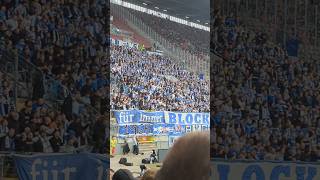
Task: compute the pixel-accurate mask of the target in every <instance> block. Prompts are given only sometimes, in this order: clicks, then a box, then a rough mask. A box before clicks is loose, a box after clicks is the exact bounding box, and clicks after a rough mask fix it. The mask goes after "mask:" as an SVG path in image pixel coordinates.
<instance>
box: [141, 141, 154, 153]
mask: <svg viewBox="0 0 320 180" xmlns="http://www.w3.org/2000/svg"><path fill="white" fill-rule="evenodd" d="M156 149H157V146H156V144H155V143H145V144H139V153H145V154H148V153H149V154H151V153H152V150H156Z"/></svg>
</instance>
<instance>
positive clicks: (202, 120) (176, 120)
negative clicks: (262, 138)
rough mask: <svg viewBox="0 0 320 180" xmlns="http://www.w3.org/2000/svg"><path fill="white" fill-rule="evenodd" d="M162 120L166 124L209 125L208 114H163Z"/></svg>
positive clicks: (167, 112)
mask: <svg viewBox="0 0 320 180" xmlns="http://www.w3.org/2000/svg"><path fill="white" fill-rule="evenodd" d="M164 119H165V122H166V123H167V124H180V125H194V124H206V125H210V114H209V113H178V112H169V111H166V112H164Z"/></svg>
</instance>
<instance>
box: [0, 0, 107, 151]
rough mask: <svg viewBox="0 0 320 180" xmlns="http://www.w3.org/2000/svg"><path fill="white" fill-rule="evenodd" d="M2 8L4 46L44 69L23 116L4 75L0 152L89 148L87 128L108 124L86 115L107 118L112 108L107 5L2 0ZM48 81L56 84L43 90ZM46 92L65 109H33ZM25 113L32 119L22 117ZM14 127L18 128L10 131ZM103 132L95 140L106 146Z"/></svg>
mask: <svg viewBox="0 0 320 180" xmlns="http://www.w3.org/2000/svg"><path fill="white" fill-rule="evenodd" d="M0 6H1V7H0V34H1V37H2V39H1V40H2V41H4V44H5V45H6V46H5V48H6V49H7V50H12V49H16V50H17V52H18V55H19V61H26V62H28V63H31V64H34V65H36V66H37V67H38V68H39V69H40V70H41V71H42V73H41V74H39V76H43V77H42V78H38V79H40V80H39V81H36V83H35V84H33V89H34V91H33V92H34V95H33V101H27V103H26V107H25V109H24V110H23V111H22V112H17V111H16V110H15V109H14V108H12V107H11V104H10V103H9V102H8V99H9V98H8V96H10V94H9V90H8V88H9V86H10V83H8V81H7V80H6V78H5V76H2V75H1V76H0V77H1V84H0V85H1V89H0V93H1V94H0V98H1V99H0V100H1V103H0V105H1V107H0V110H1V111H0V117H1V138H2V140H1V141H2V142H3V143H1V144H2V146H1V150H10V151H29V150H30V151H31V150H32V151H36V152H42V151H43V152H52V151H53V152H57V151H59V148H57V147H56V146H60V145H62V144H64V145H70V146H72V145H73V144H77V145H75V146H81V145H85V144H87V143H88V142H90V141H88V140H87V139H92V132H91V133H90V135H89V133H88V132H89V129H91V131H93V129H94V128H97V129H100V130H101V129H103V127H105V126H106V125H105V122H104V121H105V120H101V119H99V118H98V119H99V120H98V121H97V122H95V124H93V122H90V119H88V118H89V117H85V116H88V109H89V108H90V109H94V111H96V112H95V113H96V115H97V116H98V115H99V114H106V112H107V109H108V100H107V99H108V97H107V96H108V95H109V90H108V89H109V88H108V76H109V75H108V66H107V47H108V43H109V37H108V34H107V33H108V32H107V31H106V28H105V27H106V22H107V21H106V18H107V11H108V7H107V2H106V1H103V0H102V1H101V0H86V1H80V0H72V1H70V0H61V1H28V0H19V1H3V2H2V3H1V5H0ZM21 68H23V67H21ZM46 77H50V78H53V79H54V80H56V82H58V83H56V82H55V83H54V84H50V85H49V86H42V83H45V81H46V79H47V78H46ZM43 88H50V89H49V93H51V94H55V95H56V96H55V97H58V96H60V97H62V99H63V100H64V104H63V108H62V111H56V110H54V109H49V108H47V107H45V108H44V107H42V106H41V107H40V108H36V109H35V108H31V107H30V106H32V104H37V103H35V101H37V100H38V99H39V98H40V99H41V98H42V97H43V96H44V95H45V94H44V93H45V90H44V89H43ZM35 94H37V95H36V96H35ZM41 101H42V100H41ZM30 108H31V109H30ZM25 110H26V111H28V112H27V114H28V115H27V116H25V115H21V113H22V114H25V112H24V111H25ZM26 118H27V119H26ZM85 120H86V121H85ZM14 123H17V125H14V126H17V127H12V126H13V124H14ZM96 124H98V125H97V126H96ZM99 126H100V127H99ZM104 130H105V129H103V131H104ZM71 131H72V132H73V135H72V133H71ZM99 133H100V135H99V137H97V135H95V134H97V133H95V132H94V135H93V136H94V137H96V139H94V141H95V142H97V141H96V140H97V138H98V141H99V143H101V144H103V142H101V139H103V138H105V135H106V133H101V132H100V131H99ZM88 136H90V138H88ZM101 136H102V138H101ZM66 137H68V138H66ZM79 139H80V140H79ZM28 141H30V142H28ZM31 141H32V142H33V143H35V144H37V143H38V145H39V144H40V142H41V143H42V145H43V149H42V150H41V148H40V146H37V145H35V146H37V147H34V145H32V146H31V145H30V143H31ZM102 141H104V140H102ZM25 142H28V143H27V144H29V146H28V145H26V143H25ZM22 144H23V145H22ZM97 144H98V143H97ZM50 145H51V146H50ZM22 146H25V147H22ZM97 146H100V145H97ZM26 147H28V148H29V149H28V150H26V149H25V148H26ZM31 147H32V148H31ZM47 147H48V150H47ZM99 149H101V148H99ZM99 152H102V151H101V150H99Z"/></svg>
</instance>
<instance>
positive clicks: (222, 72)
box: [210, 8, 320, 162]
mask: <svg viewBox="0 0 320 180" xmlns="http://www.w3.org/2000/svg"><path fill="white" fill-rule="evenodd" d="M212 18H213V22H212V27H211V33H212V37H211V43H212V44H211V47H212V49H211V50H212V52H213V53H214V56H215V58H214V60H215V61H214V64H213V65H212V67H211V74H212V75H213V76H212V77H211V78H212V79H213V81H212V82H213V84H212V86H213V88H211V93H210V94H211V106H212V107H213V108H212V111H213V112H212V113H213V114H212V117H211V118H212V124H211V128H212V129H211V137H210V140H211V156H212V157H213V158H222V159H229V160H255V161H256V160H273V161H275V160H276V161H309V162H311V161H318V160H319V158H320V146H319V137H320V131H319V127H320V121H319V120H320V116H319V115H320V114H319V103H320V96H319V66H318V64H319V63H318V62H317V61H314V60H311V59H309V60H310V61H309V60H307V59H304V58H298V57H292V56H289V55H288V48H287V49H284V48H283V47H281V46H279V45H278V44H277V43H275V42H273V41H272V40H271V38H270V34H268V33H267V32H263V31H262V28H260V29H261V31H260V30H252V29H250V30H249V28H246V26H245V25H244V23H241V21H240V19H239V18H237V17H236V16H234V15H232V14H231V15H230V16H224V15H222V13H221V9H218V8H217V9H216V10H215V11H214V12H213V17H212Z"/></svg>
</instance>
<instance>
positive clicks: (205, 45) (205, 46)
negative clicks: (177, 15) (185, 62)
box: [130, 10, 210, 57]
mask: <svg viewBox="0 0 320 180" xmlns="http://www.w3.org/2000/svg"><path fill="white" fill-rule="evenodd" d="M130 12H131V13H133V14H134V15H135V16H136V17H138V18H139V19H141V20H142V21H143V23H146V24H147V25H149V26H150V27H151V28H152V29H153V30H154V31H155V32H157V33H159V35H161V36H162V37H163V38H165V39H166V40H167V41H168V42H170V43H172V44H174V45H176V46H178V47H180V48H182V49H184V50H187V51H189V52H190V53H191V54H194V55H196V56H199V57H201V56H204V55H205V56H208V54H209V48H210V42H209V41H210V33H209V32H208V31H205V30H201V29H197V28H194V27H191V26H187V25H183V24H180V23H176V22H173V21H171V20H168V19H164V18H159V17H157V16H154V15H150V14H147V13H143V12H140V11H135V10H130ZM163 27H166V28H163Z"/></svg>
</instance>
